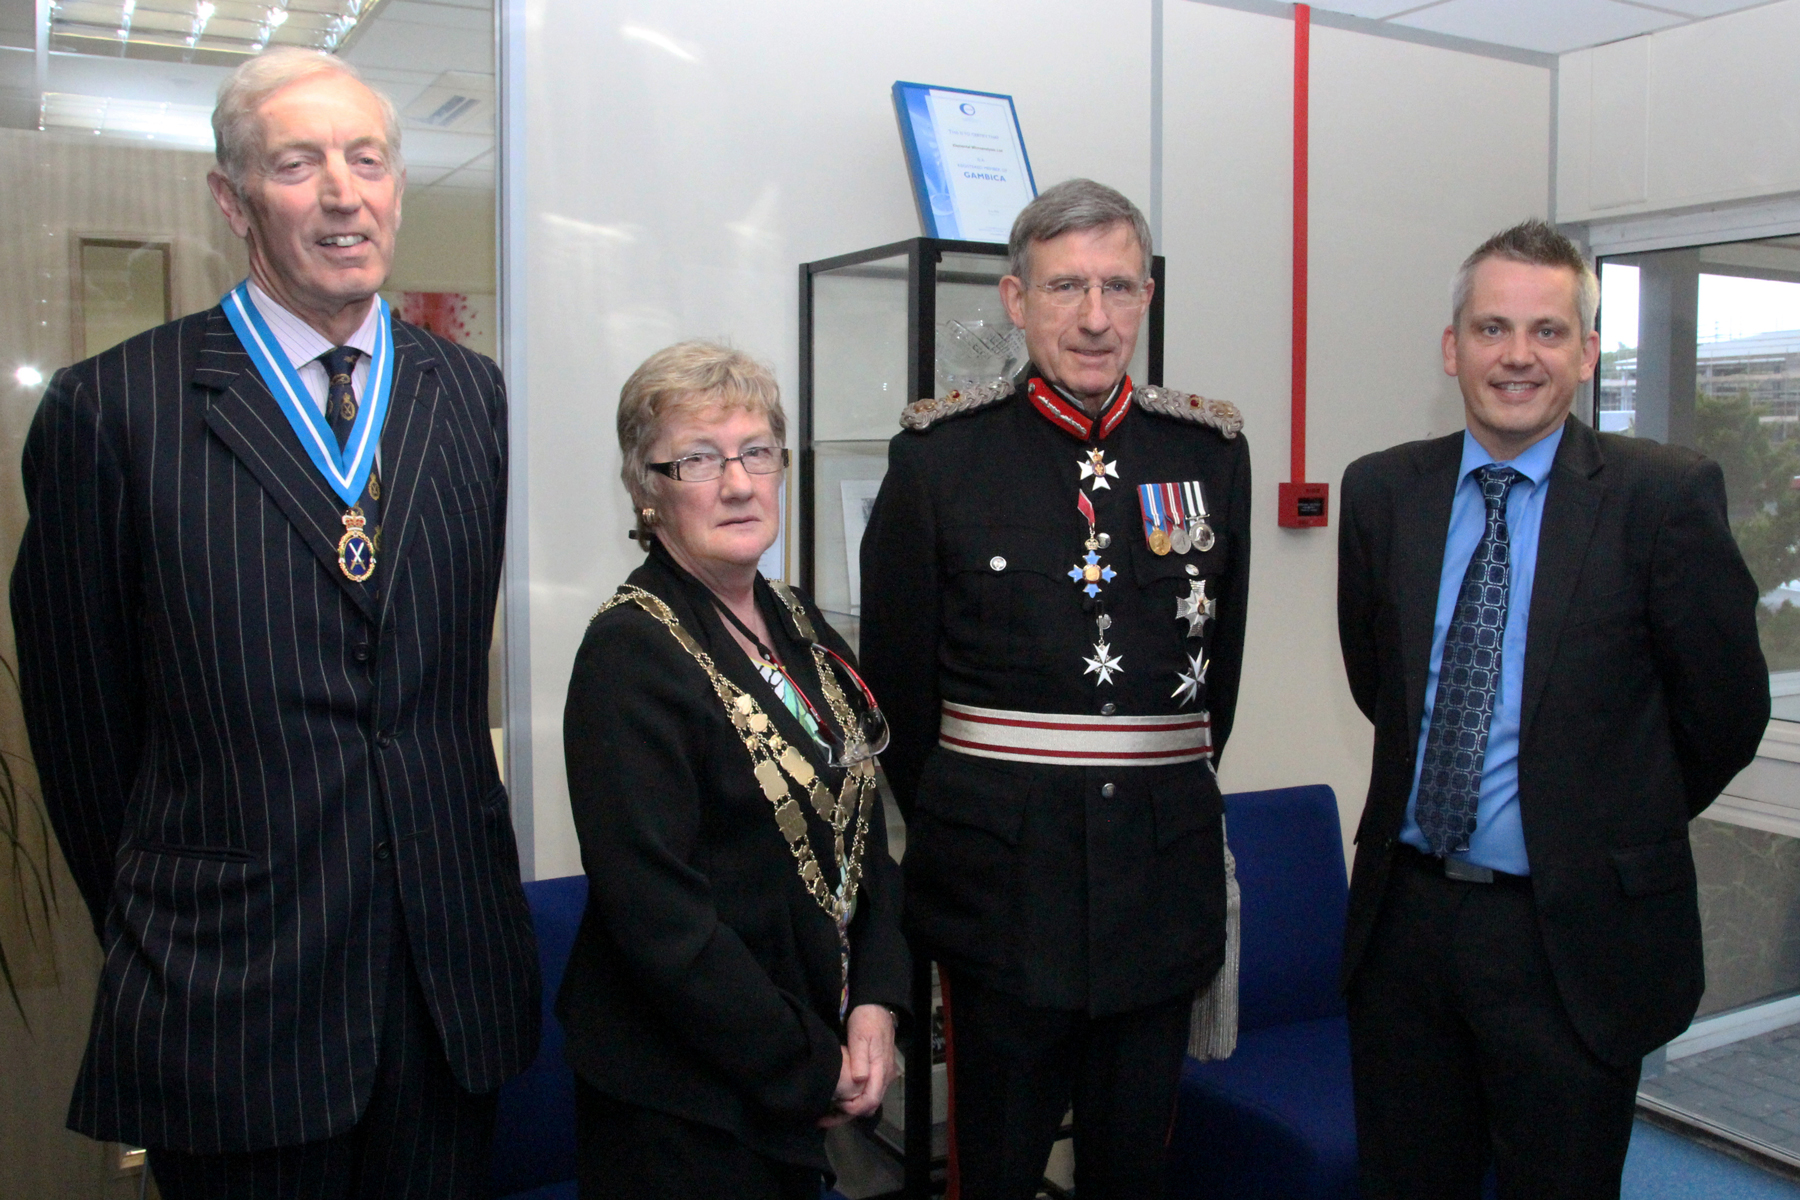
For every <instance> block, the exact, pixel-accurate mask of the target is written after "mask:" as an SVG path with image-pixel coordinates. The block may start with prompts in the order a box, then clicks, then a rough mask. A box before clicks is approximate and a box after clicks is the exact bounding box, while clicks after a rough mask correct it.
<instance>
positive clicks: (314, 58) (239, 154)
mask: <svg viewBox="0 0 1800 1200" xmlns="http://www.w3.org/2000/svg"><path fill="white" fill-rule="evenodd" d="M314 75H343V76H346V77H347V78H350V79H354V80H355V81H356V82H357V83H360V84H362V86H363V87H365V88H368V90H369V94H370V95H372V96H374V97H375V103H376V104H377V105H378V106H379V107H380V109H381V124H382V130H383V136H384V137H386V138H387V152H388V165H389V167H390V168H391V169H392V170H393V172H394V173H395V174H396V175H398V174H400V173H401V172H403V171H404V170H405V169H406V162H405V160H404V159H402V158H401V157H400V113H399V111H398V110H396V109H395V108H394V102H393V101H392V100H390V99H388V98H387V96H385V95H383V94H382V93H381V91H380V90H379V89H377V88H372V87H369V85H368V84H367V83H364V82H363V77H362V76H361V75H359V74H358V73H357V70H356V68H355V67H353V66H351V65H350V64H349V63H347V62H345V61H344V60H343V59H341V58H339V57H337V56H336V55H334V54H327V53H325V52H324V51H323V50H306V49H302V48H301V47H299V46H278V47H276V48H275V49H273V50H265V51H263V52H262V53H261V54H259V55H257V56H256V57H255V58H253V59H250V60H249V61H248V62H246V63H244V64H243V65H242V66H240V67H239V68H238V69H237V70H235V71H233V72H232V73H231V74H230V75H228V76H227V77H226V79H225V82H224V83H222V84H220V85H219V103H218V105H217V106H216V107H215V108H214V109H213V115H212V127H213V154H214V155H215V156H216V157H217V158H218V160H219V170H220V171H221V172H223V173H224V175H225V178H226V179H228V180H230V181H231V187H232V190H233V191H235V192H237V193H238V195H240V196H241V195H243V194H244V185H245V183H247V182H248V181H249V178H250V172H251V171H252V170H254V169H255V168H256V167H257V165H258V160H259V158H260V156H261V154H262V148H263V147H262V129H261V128H260V127H259V124H258V122H257V119H256V110H257V109H258V108H260V107H262V103H263V101H265V100H267V99H268V98H269V97H270V96H273V95H274V94H275V93H276V92H279V91H280V90H281V89H282V88H284V87H287V86H288V85H289V84H292V83H298V82H300V81H301V80H302V79H309V78H311V77H312V76H314Z"/></svg>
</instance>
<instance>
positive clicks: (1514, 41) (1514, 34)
mask: <svg viewBox="0 0 1800 1200" xmlns="http://www.w3.org/2000/svg"><path fill="white" fill-rule="evenodd" d="M1681 23H1682V19H1681V18H1680V17H1677V16H1672V15H1671V14H1669V13H1661V12H1655V11H1653V10H1651V9H1648V8H1638V7H1635V6H1633V5H1628V4H1615V3H1613V2H1612V0H1446V3H1444V4H1439V5H1437V6H1435V7H1433V8H1427V9H1424V10H1422V11H1420V12H1416V13H1412V14H1410V15H1408V16H1404V17H1398V18H1396V19H1395V20H1394V24H1396V25H1406V26H1410V27H1412V28H1414V29H1428V30H1430V31H1432V32H1433V33H1445V34H1449V35H1451V36H1452V37H1465V38H1473V39H1474V40H1476V41H1478V42H1494V43H1496V44H1498V45H1501V46H1515V47H1518V48H1519V49H1522V50H1537V51H1541V52H1542V53H1545V54H1562V53H1565V52H1566V51H1569V50H1579V49H1581V48H1582V47H1584V46H1597V45H1600V44H1601V43H1602V42H1616V41H1618V40H1619V39H1621V38H1628V37H1635V36H1637V35H1638V34H1640V33H1649V32H1651V31H1652V30H1656V29H1666V28H1668V27H1669V26H1670V25H1679V24H1681Z"/></svg>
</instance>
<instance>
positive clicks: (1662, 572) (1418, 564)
mask: <svg viewBox="0 0 1800 1200" xmlns="http://www.w3.org/2000/svg"><path fill="white" fill-rule="evenodd" d="M1462 444H1463V435H1462V434H1461V433H1456V434H1452V435H1451V436H1449V437H1444V438H1438V439H1436V440H1434V441H1428V442H1411V443H1408V444H1406V445H1403V446H1396V447H1394V448H1393V449H1390V450H1384V451H1382V452H1381V453H1379V454H1372V455H1369V456H1368V457H1366V458H1362V459H1359V460H1357V461H1356V462H1354V463H1352V464H1351V465H1350V468H1349V469H1348V470H1347V471H1346V472H1345V473H1344V485H1343V509H1342V525H1341V527H1340V532H1339V538H1338V627H1339V634H1340V637H1341V639H1342V643H1343V651H1344V665H1345V668H1346V670H1347V671H1348V672H1349V676H1350V690H1351V692H1352V693H1353V694H1354V696H1355V698H1356V703H1357V705H1358V707H1360V708H1361V709H1362V710H1363V712H1364V714H1365V715H1367V716H1368V718H1369V719H1370V720H1371V721H1373V722H1374V723H1375V758H1374V766H1373V770H1372V774H1371V777H1370V782H1369V797H1368V804H1367V807H1366V808H1365V810H1364V812H1363V817H1362V822H1361V824H1360V825H1359V826H1358V829H1357V835H1356V837H1357V851H1356V867H1355V871H1354V873H1353V876H1352V879H1351V886H1350V914H1349V931H1348V935H1347V940H1346V945H1345V954H1344V972H1345V980H1346V982H1348V980H1349V979H1350V978H1351V977H1353V976H1354V974H1355V972H1356V970H1357V966H1358V964H1359V962H1360V961H1361V958H1362V954H1363V950H1364V948H1365V946H1366V945H1367V942H1368V938H1369V934H1370V931H1371V929H1372V928H1373V926H1374V923H1375V919H1376V915H1377V913H1378V911H1379V909H1380V906H1381V902H1382V895H1383V892H1384V890H1385V885H1386V880H1387V874H1388V870H1389V868H1390V864H1391V862H1392V859H1393V849H1394V846H1395V844H1396V841H1395V839H1396V837H1397V836H1398V834H1399V832H1400V826H1401V822H1402V821H1403V820H1404V818H1405V813H1406V801H1407V797H1408V795H1409V793H1410V792H1411V789H1412V776H1413V763H1414V755H1415V753H1416V749H1417V744H1418V736H1419V723H1420V720H1421V716H1422V714H1423V712H1424V703H1425V678H1426V673H1427V670H1428V668H1429V658H1430V654H1431V638H1432V625H1433V621H1434V618H1435V614H1436V608H1437V594H1438V576H1439V573H1440V571H1441V569H1442V566H1443V560H1444V539H1445V536H1446V534H1447V532H1448V530H1449V523H1450V504H1451V498H1452V494H1453V492H1454V490H1455V486H1456V481H1457V468H1458V466H1459V465H1460V463H1461V459H1462ZM1756 603H1757V590H1756V585H1755V583H1754V582H1753V581H1752V580H1751V578H1750V573H1749V571H1748V570H1747V569H1746V568H1745V566H1744V562H1743V558H1742V557H1741V556H1740V555H1739V553H1738V549H1737V543H1736V542H1735V541H1734V540H1733V539H1732V535H1731V531H1730V528H1729V527H1728V526H1727V524H1726V519H1725V488H1724V479H1723V476H1722V474H1721V472H1720V470H1719V467H1718V465H1717V464H1716V463H1713V462H1712V461H1710V460H1708V459H1705V458H1702V457H1701V456H1700V455H1698V454H1696V453H1694V452H1693V451H1690V450H1684V449H1680V448H1677V447H1673V446H1663V445H1659V444H1657V443H1656V442H1652V441H1647V440H1643V439H1638V438H1626V437H1617V436H1614V435H1611V434H1596V433H1595V432H1594V431H1593V430H1591V429H1589V428H1588V427H1587V426H1586V425H1583V424H1582V423H1581V422H1580V421H1577V420H1575V419H1573V418H1571V419H1569V421H1568V422H1567V424H1566V425H1565V426H1564V432H1563V440H1562V444H1561V445H1560V446H1559V447H1558V448H1557V453H1556V461H1555V464H1554V466H1553V467H1552V469H1551V475H1550V491H1549V494H1548V496H1547V497H1546V498H1545V503H1544V515H1543V525H1542V527H1541V532H1540V535H1539V541H1538V557H1537V575H1536V582H1535V584H1534V586H1533V590H1532V599H1531V615H1530V624H1529V626H1528V633H1527V649H1526V660H1525V685H1524V695H1523V703H1522V708H1521V713H1520V717H1521V728H1520V739H1519V811H1520V818H1521V820H1522V822H1523V825H1524V831H1525V848H1526V852H1527V854H1528V855H1529V857H1530V860H1531V874H1532V892H1533V895H1534V896H1535V898H1536V902H1537V909H1538V921H1539V928H1540V930H1541V932H1542V934H1543V940H1544V946H1545V949H1546V950H1547V951H1548V954H1549V958H1550V963H1551V967H1552V969H1553V971H1554V972H1555V976H1556V983H1557V988H1558V990H1559V991H1560V993H1561V995H1562V999H1563V1003H1564V1005H1565V1007H1566V1008H1567V1010H1568V1013H1569V1016H1570V1018H1571V1020H1573V1022H1574V1023H1575V1027H1576V1029H1577V1030H1578V1031H1579V1032H1580V1034H1581V1036H1582V1038H1583V1040H1584V1041H1585V1042H1586V1043H1587V1045H1588V1046H1589V1048H1590V1049H1592V1050H1593V1051H1594V1053H1595V1054H1596V1055H1598V1056H1599V1057H1601V1058H1602V1059H1604V1060H1606V1061H1608V1062H1611V1063H1614V1064H1616V1065H1619V1066H1625V1065H1627V1064H1629V1063H1631V1062H1633V1061H1635V1060H1636V1059H1638V1058H1640V1057H1642V1056H1643V1055H1644V1054H1646V1053H1648V1052H1649V1051H1650V1050H1652V1049H1654V1048H1656V1047H1657V1046H1659V1045H1662V1044H1663V1043H1664V1042H1666V1041H1668V1040H1669V1039H1670V1038H1672V1037H1674V1036H1675V1035H1677V1034H1679V1033H1680V1032H1681V1031H1682V1030H1683V1029H1685V1028H1686V1027H1687V1024H1688V1022H1689V1021H1690V1020H1691V1019H1692V1017H1693V1015H1694V1010H1695V1008H1696V1007H1697V1006H1698V1004H1699V1000H1700V993H1701V991H1702V990H1703V988H1704V986H1705V979H1704V973H1703V970H1702V965H1701V953H1700V919H1699V912H1698V907H1697V903H1696V897H1695V882H1694V864H1693V858H1692V855H1691V854H1690V852H1689V849H1688V840H1687V825H1688V821H1689V819H1690V818H1692V817H1694V816H1695V815H1696V814H1698V813H1699V812H1700V811H1701V810H1702V809H1704V808H1705V807H1706V806H1707V805H1708V804H1710V803H1712V801H1713V799H1714V798H1715V797H1716V796H1717V795H1718V794H1719V792H1720V790H1721V789H1723V788H1724V786H1725V785H1726V784H1727V783H1728V782H1730V780H1731V778H1732V776H1733V775H1735V774H1736V773H1737V772H1738V771H1739V770H1741V769H1742V768H1743V767H1744V766H1745V765H1746V764H1748V763H1749V762H1750V760H1751V759H1752V758H1753V757H1754V756H1755V754H1756V747H1757V744H1758V742H1759V741H1760V740H1761V737H1762V731H1763V727H1764V726H1765V725H1766V724H1767V723H1768V720H1769V681H1768V671H1767V668H1766V666H1765V665H1764V662H1763V657H1762V651H1761V649H1760V647H1759V645H1758V641H1757V633H1756V620H1755V610H1756Z"/></svg>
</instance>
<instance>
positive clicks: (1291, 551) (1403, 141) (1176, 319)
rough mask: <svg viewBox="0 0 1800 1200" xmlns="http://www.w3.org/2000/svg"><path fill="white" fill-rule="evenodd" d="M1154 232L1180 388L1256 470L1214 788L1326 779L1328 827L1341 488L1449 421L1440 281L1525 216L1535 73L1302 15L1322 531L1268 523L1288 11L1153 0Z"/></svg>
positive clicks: (1283, 274) (1538, 178)
mask: <svg viewBox="0 0 1800 1200" xmlns="http://www.w3.org/2000/svg"><path fill="white" fill-rule="evenodd" d="M1164 20H1165V26H1164V34H1165V42H1164V63H1165V66H1164V70H1165V71H1166V73H1167V74H1166V84H1165V99H1164V138H1165V143H1164V144H1165V150H1164V155H1165V161H1164V167H1163V172H1164V201H1163V211H1164V233H1163V247H1162V248H1163V252H1164V253H1165V254H1166V255H1167V256H1168V260H1169V267H1168V292H1167V294H1168V298H1169V302H1168V304H1169V306H1168V317H1167V320H1168V325H1167V329H1168V352H1167V360H1166V370H1165V375H1166V377H1167V379H1168V381H1169V382H1170V383H1171V384H1172V385H1173V386H1175V387H1180V388H1186V389H1189V390H1193V391H1200V392H1205V393H1207V394H1209V395H1217V396H1220V397H1222V398H1224V399H1227V400H1230V401H1232V402H1233V403H1235V404H1237V405H1238V406H1239V407H1240V408H1241V409H1242V410H1243V411H1244V416H1245V435H1246V436H1247V437H1249V438H1250V445H1251V450H1252V454H1253V461H1254V463H1255V471H1256V492H1255V496H1256V499H1255V503H1256V512H1255V521H1254V528H1253V531H1252V538H1253V544H1254V556H1253V560H1252V561H1253V568H1252V576H1251V592H1250V595H1251V610H1250V628H1249V638H1248V645H1247V647H1246V657H1245V676H1244V691H1243V695H1242V697H1241V699H1240V701H1239V706H1238V717H1237V727H1236V730H1235V732H1234V733H1233V735H1232V742H1231V745H1230V746H1229V748H1228V750H1227V752H1226V754H1225V756H1224V769H1223V772H1222V778H1223V782H1224V784H1225V786H1226V789H1227V790H1228V791H1235V790H1247V789H1253V788H1265V787H1282V786H1287V785H1291V784H1297V783H1328V784H1330V785H1331V786H1332V787H1333V788H1334V789H1335V790H1336V792H1337V795H1338V802H1339V809H1340V812H1341V814H1342V816H1343V820H1344V828H1345V832H1346V837H1348V835H1349V833H1350V832H1351V831H1352V830H1353V829H1354V827H1355V823H1356V820H1357V818H1358V817H1359V816H1360V814H1361V812H1362V803H1363V797H1364V793H1365V791H1366V789H1367V786H1368V768H1369V755H1370V749H1371V733H1370V728H1369V724H1368V722H1367V721H1365V720H1364V719H1363V717H1362V715H1361V714H1360V713H1359V712H1357V710H1356V708H1355V705H1354V704H1353V703H1352V702H1351V700H1350V694H1349V689H1348V687H1347V686H1346V685H1345V682H1344V673H1343V665H1342V659H1341V658H1340V656H1339V652H1338V644H1337V617H1336V609H1335V594H1336V593H1335V589H1336V577H1337V525H1338V513H1337V500H1338V490H1339V488H1338V484H1339V482H1340V480H1341V478H1342V476H1343V470H1344V467H1345V466H1346V465H1348V464H1349V463H1350V461H1351V460H1353V459H1355V458H1357V457H1359V456H1361V455H1363V454H1366V453H1368V452H1370V451H1372V450H1377V449H1380V448H1382V447H1384V446H1389V445H1393V444H1394V443H1396V442H1401V441H1408V440H1411V439H1414V438H1422V437H1430V436H1435V435H1438V434H1443V433H1449V432H1451V431H1453V430H1456V429H1460V428H1461V427H1462V405H1461V399H1460V397H1459V395H1458V393H1457V390H1456V386H1455V381H1454V380H1453V379H1450V378H1448V377H1446V376H1445V375H1444V374H1443V369H1442V366H1441V361H1442V360H1441V357H1440V355H1439V352H1438V337H1439V334H1440V332H1441V331H1442V329H1443V327H1444V325H1445V323H1446V321H1447V319H1448V314H1447V312H1446V309H1447V307H1448V291H1449V279H1450V276H1451V274H1452V273H1453V272H1454V271H1455V269H1456V266H1457V264H1458V263H1459V262H1460V261H1461V260H1462V258H1463V256H1464V255H1466V254H1467V253H1468V252H1469V251H1470V250H1472V249H1474V248H1475V246H1476V245H1477V244H1479V243H1480V242H1481V240H1482V239H1483V238H1485V237H1486V236H1487V235H1488V234H1490V233H1493V232H1494V231H1496V230H1498V229H1502V228H1505V227H1506V226H1508V225H1510V224H1512V223H1514V222H1516V221H1519V220H1522V219H1523V218H1525V217H1528V216H1542V215H1544V209H1545V206H1546V204H1547V202H1548V193H1549V153H1550V143H1549V118H1550V72H1549V71H1548V70H1546V69H1544V68H1541V67H1532V66H1524V65H1520V64H1517V63H1512V62H1505V61H1500V60H1496V59H1491V58H1483V57H1477V56H1473V55H1469V54H1464V53H1460V52H1456V51H1451V50H1444V49H1438V48H1434V47H1430V46H1423V45H1416V44H1412V43H1406V42H1398V41H1390V40H1386V39H1382V38H1375V37H1369V36H1366V35H1362V34H1356V33H1348V32H1344V31H1341V30H1336V29H1328V28H1322V27H1317V26H1315V27H1314V29H1313V35H1312V80H1311V83H1312V129H1311V133H1312V136H1311V239H1310V242H1311V267H1310V288H1311V293H1312V299H1311V305H1310V309H1309V314H1310V322H1309V324H1310V329H1309V338H1308V357H1309V361H1310V368H1309V371H1308V390H1309V397H1308V407H1307V425H1308V435H1309V436H1308V447H1307V475H1308V477H1309V478H1310V479H1311V480H1313V481H1324V482H1328V483H1330V484H1331V488H1332V518H1331V527H1330V528H1327V529H1313V530H1293V529H1282V528H1280V527H1279V526H1277V525H1276V522H1275V514H1276V485H1277V484H1278V483H1280V482H1282V481H1283V480H1285V479H1287V478H1288V431H1289V420H1288V407H1289V339H1290V336H1291V332H1290V331H1291V325H1290V313H1291V301H1290V288H1289V278H1290V275H1289V273H1290V271H1291V269H1292V259H1291V251H1290V245H1291V242H1290V231H1291V225H1290V222H1291V220H1292V211H1293V210H1292V203H1291V197H1292V191H1291V188H1292V182H1291V178H1290V174H1289V171H1290V164H1291V161H1292V154H1293V141H1292V123H1291V122H1292V116H1291V113H1292V109H1291V96H1292V86H1293V69H1292V68H1293V40H1292V39H1293V27H1292V24H1291V23H1290V22H1288V21H1286V20H1282V19H1278V18H1273V17H1267V16H1261V15H1255V14H1249V13H1244V12H1239V11H1235V10H1230V9H1223V8H1214V7H1211V6H1208V5H1202V4H1192V3H1180V2H1177V3H1171V4H1169V5H1168V6H1167V8H1166V9H1165V17H1164Z"/></svg>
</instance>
